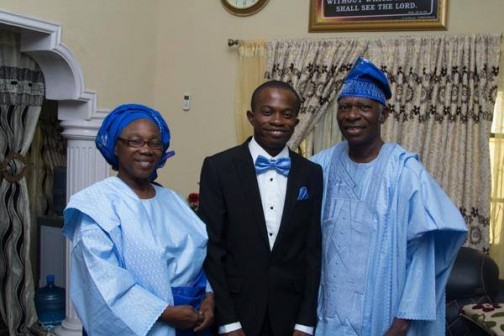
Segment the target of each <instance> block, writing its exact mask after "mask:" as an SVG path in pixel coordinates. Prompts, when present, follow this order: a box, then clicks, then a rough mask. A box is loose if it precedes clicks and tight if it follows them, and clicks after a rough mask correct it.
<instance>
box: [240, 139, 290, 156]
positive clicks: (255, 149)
mask: <svg viewBox="0 0 504 336" xmlns="http://www.w3.org/2000/svg"><path fill="white" fill-rule="evenodd" d="M248 148H249V151H250V155H252V160H253V161H254V162H255V160H256V159H257V157H258V156H259V155H262V156H264V157H266V158H268V159H279V158H285V157H287V158H288V157H289V148H288V147H287V146H285V147H284V148H283V149H282V150H281V151H280V153H278V155H277V156H271V155H269V154H268V152H266V151H265V150H264V148H262V147H261V146H260V145H259V144H258V143H257V141H256V140H255V139H254V137H252V139H251V140H250V141H249V143H248Z"/></svg>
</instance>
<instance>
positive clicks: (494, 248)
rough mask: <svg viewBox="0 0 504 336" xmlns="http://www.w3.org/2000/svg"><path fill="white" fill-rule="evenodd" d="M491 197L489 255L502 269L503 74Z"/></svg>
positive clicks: (493, 142)
mask: <svg viewBox="0 0 504 336" xmlns="http://www.w3.org/2000/svg"><path fill="white" fill-rule="evenodd" d="M503 51H504V43H502V41H501V59H500V69H504V57H502V52H503ZM490 149H491V152H490V154H491V158H492V198H491V203H490V204H491V212H490V214H491V219H490V227H491V231H490V255H491V256H492V258H493V259H494V260H495V261H496V262H497V264H498V265H499V268H500V269H501V272H502V270H504V75H503V74H502V73H501V74H500V76H499V92H498V96H497V101H496V103H495V111H494V120H493V125H492V138H491V139H490Z"/></svg>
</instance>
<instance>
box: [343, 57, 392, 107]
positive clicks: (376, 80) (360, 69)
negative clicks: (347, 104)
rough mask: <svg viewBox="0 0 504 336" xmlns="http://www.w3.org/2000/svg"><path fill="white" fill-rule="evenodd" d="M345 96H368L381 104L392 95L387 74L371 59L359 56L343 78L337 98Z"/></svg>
mask: <svg viewBox="0 0 504 336" xmlns="http://www.w3.org/2000/svg"><path fill="white" fill-rule="evenodd" d="M345 97H361V98H368V99H371V100H374V101H377V102H378V103H380V104H382V105H387V99H390V97H392V92H391V91H390V85H389V82H388V79H387V75H386V74H385V73H384V72H383V71H381V70H380V69H379V68H378V67H377V66H376V65H374V64H373V63H371V61H369V60H367V59H365V58H364V57H362V56H359V57H358V58H357V60H356V61H355V63H354V65H353V67H352V69H351V70H350V72H349V73H348V75H347V76H346V78H345V79H344V80H343V85H342V86H341V90H340V92H339V94H338V100H340V99H341V98H345Z"/></svg>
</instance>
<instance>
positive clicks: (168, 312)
mask: <svg viewBox="0 0 504 336" xmlns="http://www.w3.org/2000/svg"><path fill="white" fill-rule="evenodd" d="M212 318H213V315H212ZM161 320H163V321H164V322H166V323H168V324H169V325H171V326H172V327H174V328H177V329H182V330H183V329H192V328H195V327H196V326H198V325H200V324H201V323H202V322H203V320H204V316H202V315H201V314H200V313H199V312H198V311H197V310H196V309H194V308H193V307H191V306H189V305H181V306H168V307H166V309H165V310H164V312H163V313H162V314H161Z"/></svg>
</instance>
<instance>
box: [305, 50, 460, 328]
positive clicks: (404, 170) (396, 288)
mask: <svg viewBox="0 0 504 336" xmlns="http://www.w3.org/2000/svg"><path fill="white" fill-rule="evenodd" d="M390 97H391V90H390V87H389V83H388V80H387V77H386V75H385V74H384V73H383V72H382V71H381V70H380V69H378V68H377V67H376V66H375V65H374V64H372V63H371V62H369V61H368V60H366V59H364V58H361V57H360V58H358V59H357V61H356V62H355V64H354V66H353V68H352V69H351V71H350V72H349V74H348V76H347V77H346V79H345V80H344V83H343V86H342V88H341V91H340V92H339V95H338V97H337V99H338V112H337V120H338V125H339V127H340V130H341V132H342V134H343V136H344V137H345V139H346V141H343V142H341V143H339V144H337V145H335V146H334V147H332V148H329V149H327V150H325V151H323V152H321V153H319V154H317V155H316V156H314V157H313V158H312V160H313V161H315V162H317V163H319V164H320V165H321V166H322V168H323V171H324V201H323V205H322V236H323V254H322V256H323V257H322V258H323V260H322V277H321V285H320V296H319V303H318V305H319V307H318V323H317V329H316V335H324V336H334V335H368V336H382V335H422V336H425V335H429V336H430V335H433V336H437V335H444V332H445V296H444V289H445V285H446V282H447V279H448V276H449V274H450V271H451V268H452V265H453V262H454V259H455V257H456V255H457V252H458V250H459V248H460V246H461V245H462V244H463V242H464V239H465V236H466V232H467V229H466V224H465V223H464V220H463V218H462V216H461V215H460V213H459V211H458V210H457V208H456V207H455V206H454V205H453V203H452V202H451V201H450V199H449V198H448V196H447V195H446V194H445V192H444V191H443V190H442V189H441V188H440V187H439V185H438V184H437V183H436V182H435V181H434V179H433V178H432V177H431V176H430V175H429V173H428V172H427V171H426V170H425V168H424V167H423V166H422V164H421V163H420V162H419V159H418V157H417V156H416V155H415V154H413V153H410V152H408V151H406V150H405V149H403V148H402V147H401V146H399V145H398V144H396V143H394V142H389V143H384V141H383V140H382V138H381V128H380V127H381V124H382V123H384V122H385V120H386V119H387V116H388V108H387V99H390Z"/></svg>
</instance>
